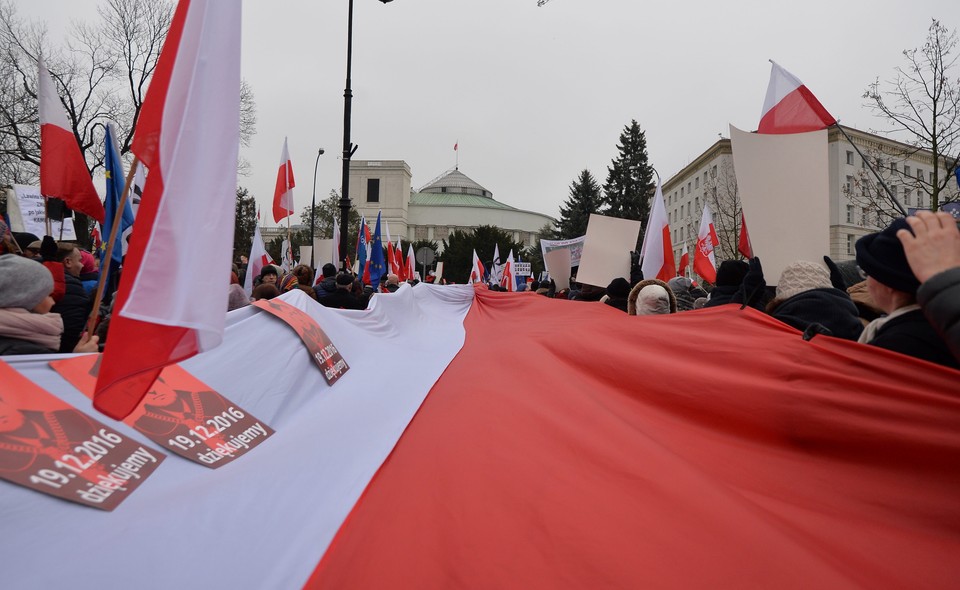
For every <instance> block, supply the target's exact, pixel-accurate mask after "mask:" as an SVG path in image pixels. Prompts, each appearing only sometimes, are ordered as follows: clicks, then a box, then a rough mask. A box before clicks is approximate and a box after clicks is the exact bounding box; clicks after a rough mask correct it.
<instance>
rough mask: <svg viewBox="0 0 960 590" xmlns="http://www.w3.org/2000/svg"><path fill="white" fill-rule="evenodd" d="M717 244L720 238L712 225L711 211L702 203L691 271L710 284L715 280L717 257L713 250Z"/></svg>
mask: <svg viewBox="0 0 960 590" xmlns="http://www.w3.org/2000/svg"><path fill="white" fill-rule="evenodd" d="M719 245H720V239H719V238H718V237H717V230H716V229H715V228H714V227H713V213H711V212H710V207H707V206H706V205H704V206H703V215H702V216H701V217H700V231H698V232H697V249H696V250H695V251H694V253H693V272H695V273H697V274H698V275H700V276H701V277H702V278H703V280H705V281H707V282H708V283H711V284H712V283H716V282H717V259H716V256H715V255H714V252H713V250H714V248H716V247H717V246H719Z"/></svg>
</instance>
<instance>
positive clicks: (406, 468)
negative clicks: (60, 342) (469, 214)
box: [0, 284, 960, 590]
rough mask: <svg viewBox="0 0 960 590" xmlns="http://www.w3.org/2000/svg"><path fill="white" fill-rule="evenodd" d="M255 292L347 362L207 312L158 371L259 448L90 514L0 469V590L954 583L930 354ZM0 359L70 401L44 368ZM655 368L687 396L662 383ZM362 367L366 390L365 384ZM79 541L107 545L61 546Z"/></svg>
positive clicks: (535, 302)
mask: <svg viewBox="0 0 960 590" xmlns="http://www.w3.org/2000/svg"><path fill="white" fill-rule="evenodd" d="M275 301H276V300H275ZM280 301H282V302H284V303H287V304H289V305H292V306H294V307H296V308H298V309H300V310H302V311H303V312H304V313H306V314H307V315H309V316H310V317H311V318H312V319H313V320H314V321H315V322H316V324H317V325H319V326H321V327H322V329H323V332H324V333H325V334H326V335H327V337H329V339H330V341H331V342H332V343H334V345H335V346H336V348H337V350H338V351H339V352H341V353H342V355H343V357H344V360H345V361H347V362H348V363H349V366H350V369H349V371H347V372H346V373H345V374H343V376H342V378H341V379H339V380H338V381H337V382H336V383H335V384H334V385H333V386H332V387H331V386H330V385H328V384H327V383H326V380H325V379H324V377H323V373H322V372H321V371H318V370H317V366H316V364H315V363H314V359H313V358H312V357H311V355H309V354H307V353H306V351H305V349H304V346H303V343H302V341H301V339H300V338H299V337H298V336H297V334H296V333H295V332H294V331H293V330H291V329H290V328H289V327H288V326H287V325H286V324H285V323H283V322H278V321H276V318H274V317H272V316H271V315H270V314H266V313H260V312H258V311H256V310H255V309H252V308H247V309H245V310H241V311H240V312H234V313H231V314H229V316H230V317H229V318H228V319H227V328H226V332H225V338H224V343H223V345H222V346H220V347H218V348H216V349H214V350H212V351H210V352H206V353H203V354H201V355H198V356H197V357H195V358H192V359H190V360H188V361H186V362H185V363H183V368H184V369H185V370H187V371H189V372H190V373H191V374H193V375H194V376H196V377H197V378H198V379H200V380H201V381H203V382H204V383H207V384H210V385H211V386H212V387H214V388H216V389H217V390H220V391H221V392H222V393H223V394H224V395H226V396H228V397H229V399H230V401H231V402H232V404H236V405H235V408H234V409H235V410H237V411H240V410H241V409H242V411H243V412H246V413H248V415H251V416H256V417H257V418H259V419H261V420H263V421H264V422H263V423H262V424H263V425H264V426H266V425H269V426H270V427H272V428H273V430H274V431H275V432H274V433H273V434H272V435H271V436H270V439H269V440H267V441H266V443H265V444H261V445H259V446H257V447H256V448H255V449H253V450H252V451H251V452H250V453H249V454H247V455H244V456H243V457H241V458H239V459H238V460H237V461H234V462H232V463H231V464H230V465H228V466H225V467H223V468H220V469H215V470H211V469H204V468H201V467H198V466H197V464H196V463H194V462H191V461H185V460H183V459H180V458H177V457H168V458H167V460H166V461H164V462H163V465H162V467H161V468H160V469H158V470H156V471H155V472H154V473H153V474H152V475H151V476H150V481H149V482H148V483H147V484H146V485H142V486H140V487H139V488H137V489H136V490H135V491H134V493H133V497H131V498H129V499H128V500H127V501H126V503H125V504H124V505H122V506H121V507H120V508H118V509H117V510H116V511H114V512H113V513H112V514H109V515H105V514H103V513H102V512H100V511H95V510H88V509H84V508H79V507H77V506H76V505H75V504H72V503H68V502H63V501H60V500H57V499H53V498H51V497H49V496H46V495H43V494H37V493H33V492H32V491H29V490H26V489H24V488H22V487H20V486H16V485H10V484H9V483H7V482H0V522H2V523H3V527H4V530H5V531H16V534H4V535H0V555H3V576H4V577H3V580H4V582H5V584H4V585H5V587H11V588H18V589H20V588H31V589H32V588H50V587H54V586H56V581H57V580H59V579H62V577H63V572H64V571H70V572H76V573H77V574H78V575H79V576H80V577H78V578H76V579H74V578H71V581H74V582H76V583H75V584H73V586H76V587H79V588H82V589H86V588H98V587H102V586H103V580H102V579H101V578H98V577H97V573H98V572H105V571H109V572H110V573H111V576H112V578H111V579H116V580H141V581H144V580H145V578H144V575H145V574H144V572H149V580H146V582H145V583H143V584H140V585H141V586H149V587H152V588H307V589H327V588H330V589H336V590H352V589H355V588H356V589H370V588H391V589H394V588H396V589H399V590H406V589H418V590H419V589H423V588H455V587H469V588H524V589H527V588H529V589H533V590H541V589H547V588H550V589H552V588H597V587H610V588H730V587H742V586H750V587H756V588H777V589H788V590H792V589H801V588H831V589H832V588H914V587H923V588H953V587H955V586H956V581H957V580H958V579H960V560H958V559H956V557H957V555H958V554H960V527H958V526H956V523H958V522H960V503H958V502H957V497H958V495H960V474H958V472H957V460H958V459H957V458H958V457H960V431H958V429H957V427H956V426H957V424H958V423H960V403H957V397H956V390H957V387H956V384H957V372H956V371H955V370H953V369H950V368H948V367H941V366H936V365H933V364H931V363H928V362H925V361H922V360H918V359H914V358H910V357H907V356H905V355H901V354H897V353H893V352H890V351H888V350H883V349H881V348H879V347H874V346H863V345H859V344H857V343H855V342H849V341H846V340H842V339H840V338H828V337H823V336H817V337H816V339H815V340H814V342H813V343H811V342H806V341H804V340H803V337H802V334H801V332H800V331H798V330H795V329H794V328H792V327H790V326H787V325H785V324H783V323H781V322H779V321H777V320H776V319H774V318H771V317H770V316H769V315H767V314H765V313H762V312H760V311H758V310H755V309H751V308H749V307H748V308H746V309H744V310H742V311H741V310H738V309H731V306H721V307H716V308H708V309H703V310H700V311H698V312H697V313H682V314H678V315H673V316H670V317H669V318H666V317H661V316H642V317H636V318H630V319H631V320H633V321H626V320H625V316H624V315H623V314H622V313H619V312H616V311H614V310H611V309H607V310H605V311H604V310H603V309H597V308H596V306H591V305H577V304H569V305H566V306H565V307H564V308H563V310H562V312H561V314H562V321H558V307H557V306H558V305H559V303H558V302H556V301H555V300H552V299H547V298H545V297H505V296H502V294H498V293H493V292H490V291H488V290H486V289H475V288H474V287H472V286H469V285H456V286H444V287H441V286H434V285H429V284H423V285H418V286H417V287H415V288H412V289H411V288H408V287H402V288H401V289H399V290H398V291H397V292H396V293H395V294H393V295H392V296H390V297H374V298H373V299H372V300H371V303H370V307H369V308H368V309H367V310H366V311H364V312H357V311H352V310H335V309H331V308H327V307H323V306H321V305H319V304H317V303H316V302H315V301H313V300H312V299H311V298H310V297H309V296H307V295H306V294H305V293H304V292H302V291H299V290H296V289H295V290H293V291H291V292H289V293H285V294H284V295H282V296H281V298H280ZM601 307H605V306H601ZM638 334H642V337H638ZM731 334H735V335H736V345H735V346H731ZM570 343H576V345H575V346H572V345H571V344H570ZM691 358H693V359H696V362H690V359H691ZM4 359H5V360H6V361H7V362H9V363H10V364H11V365H13V366H14V368H15V369H17V370H18V371H20V372H22V373H23V374H24V375H25V376H26V377H27V378H29V379H31V380H32V381H34V382H36V383H37V384H38V385H40V386H42V387H44V388H45V389H47V390H49V391H50V392H51V393H53V394H54V395H58V396H60V397H62V398H63V399H64V400H66V401H72V402H73V403H75V404H78V405H81V407H82V403H83V401H84V400H83V398H82V396H81V394H80V393H79V392H78V391H76V390H75V389H73V388H72V387H71V386H70V385H68V384H67V383H66V382H65V381H64V380H63V379H62V378H61V377H60V376H58V375H57V374H56V373H54V372H53V370H52V369H51V368H50V367H49V365H48V364H47V363H45V362H37V360H35V359H34V358H30V357H16V356H13V357H4ZM521 359H522V362H521ZM744 359H750V363H749V367H748V369H747V370H745V367H744ZM81 360H83V359H81ZM276 367H282V370H280V371H277V370H272V368H276ZM88 370H89V369H88ZM491 370H493V371H495V374H496V382H497V383H498V384H504V385H502V386H494V387H491V385H490V383H491V381H490V375H491ZM680 374H682V375H683V376H684V379H685V380H687V381H688V382H690V383H709V384H710V385H709V388H708V389H709V394H708V395H707V394H700V395H696V394H693V393H691V390H689V389H685V388H678V387H677V385H676V384H677V379H676V377H677V375H680ZM382 375H389V382H390V386H389V387H373V386H371V379H372V378H373V377H372V376H382ZM523 383H535V384H536V386H535V387H527V388H523V387H522V386H519V385H517V384H523ZM5 385H6V384H5V382H4V380H3V379H0V389H3V388H4V386H5ZM521 390H522V391H521ZM278 392H279V393H278ZM2 393H3V392H2V391H0V394H2ZM179 393H186V392H179ZM4 399H6V398H5V396H4ZM78 402H79V403H78ZM217 415H218V416H219V414H217ZM230 432H232V430H228V431H227V432H226V433H225V434H224V436H230V440H234V441H236V440H237V438H236V437H233V436H232V435H230V434H229V433H230ZM127 433H129V435H130V437H131V438H133V439H135V440H137V441H138V442H144V444H143V449H144V451H146V452H147V453H148V454H147V456H155V454H156V451H154V450H153V447H152V446H151V445H150V444H147V443H146V442H145V441H146V440H147V439H145V438H144V437H143V435H142V434H140V433H137V432H134V431H133V430H131V429H128V428H125V430H124V435H125V436H126V435H127ZM251 435H252V436H253V437H254V438H256V437H257V434H256V432H255V431H252V432H251V431H248V432H247V433H246V434H245V435H242V436H243V438H247V437H248V436H251ZM3 436H5V434H4V435H3ZM189 438H190V439H191V440H193V441H197V442H198V445H199V437H194V436H193V435H192V434H191V435H190V437H189ZM4 440H6V439H4ZM238 442H239V441H238ZM99 443H100V444H103V441H102V440H101V441H99ZM9 446H11V445H7V447H9ZM12 446H16V445H12ZM201 448H206V447H201ZM3 452H4V455H3V456H4V459H5V460H8V461H9V457H11V454H10V453H11V451H10V450H9V449H8V448H7V449H4V450H3ZM150 453H152V454H153V455H151V454H150ZM131 461H133V460H131ZM141 464H142V463H136V462H132V463H131V464H129V465H128V467H130V466H131V465H132V467H133V469H122V470H115V471H114V472H113V477H114V479H115V480H117V482H115V483H117V485H122V483H123V480H122V479H119V478H118V477H117V475H116V474H117V473H119V474H120V477H126V476H136V475H137V473H136V471H135V469H136V468H137V467H138V466H139V465H141ZM118 467H119V466H118ZM60 471H62V472H65V473H67V472H68V470H67V469H66V468H62V469H61V470H60ZM131 474H132V475H131ZM64 477H65V476H64ZM104 485H107V484H106V482H104ZM545 486H548V487H549V489H547V488H546V487H545ZM838 490H842V493H839V492H838ZM191 526H193V527H196V526H202V529H203V534H196V535H194V534H183V533H184V530H185V528H190V527H191ZM91 530H95V531H96V534H97V536H98V538H99V539H110V540H117V539H122V540H123V542H113V543H112V544H111V545H110V550H109V551H86V552H84V551H77V547H78V546H83V544H84V543H87V542H89V540H90V531H91ZM251 531H256V535H255V536H254V537H251ZM171 539H176V542H171ZM238 539H251V540H252V541H251V542H238ZM505 539H508V540H509V542H505V541H504V540H505ZM38 547H42V548H43V549H42V551H40V550H38V549H37V548H38ZM198 555H202V556H203V557H204V558H203V559H197V556H198ZM158 556H162V560H163V562H164V563H174V564H189V567H156V564H157V559H158ZM51 563H56V564H58V567H57V568H51V567H50V564H51ZM225 564H229V567H226V566H225ZM745 581H747V583H745ZM918 581H919V583H918ZM128 585H129V584H128Z"/></svg>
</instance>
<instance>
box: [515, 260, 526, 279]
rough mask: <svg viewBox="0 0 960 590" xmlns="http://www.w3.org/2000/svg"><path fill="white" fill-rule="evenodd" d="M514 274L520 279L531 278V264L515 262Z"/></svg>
mask: <svg viewBox="0 0 960 590" xmlns="http://www.w3.org/2000/svg"><path fill="white" fill-rule="evenodd" d="M513 272H514V274H515V275H517V276H518V277H529V276H530V263H529V262H514V263H513Z"/></svg>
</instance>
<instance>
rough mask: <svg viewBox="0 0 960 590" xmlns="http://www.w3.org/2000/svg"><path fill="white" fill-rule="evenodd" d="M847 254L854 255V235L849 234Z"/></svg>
mask: <svg viewBox="0 0 960 590" xmlns="http://www.w3.org/2000/svg"><path fill="white" fill-rule="evenodd" d="M847 254H849V255H851V256H852V255H853V234H847Z"/></svg>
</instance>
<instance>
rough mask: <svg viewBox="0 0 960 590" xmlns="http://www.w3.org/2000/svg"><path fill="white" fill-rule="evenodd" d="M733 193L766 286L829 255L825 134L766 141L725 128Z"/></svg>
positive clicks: (763, 136)
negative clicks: (798, 265) (787, 270)
mask: <svg viewBox="0 0 960 590" xmlns="http://www.w3.org/2000/svg"><path fill="white" fill-rule="evenodd" d="M730 141H731V143H732V146H733V163H734V169H735V170H736V173H737V187H738V189H739V193H740V200H741V202H742V204H743V210H744V212H745V214H746V217H747V226H748V227H749V231H750V241H751V243H752V244H753V253H754V254H755V255H756V256H758V257H759V258H760V260H761V261H762V263H763V274H764V276H765V277H766V280H767V284H768V285H774V284H776V283H777V282H778V281H779V279H780V273H781V272H782V271H783V269H784V267H786V266H787V265H788V264H790V263H792V262H796V261H797V260H809V261H812V262H818V261H820V260H822V259H823V256H824V255H825V254H830V184H829V182H830V181H829V174H828V171H829V167H828V162H829V161H828V155H827V131H826V130H822V131H813V132H810V133H790V134H778V135H768V134H761V133H748V132H746V131H741V130H740V129H737V128H736V127H734V126H733V125H731V126H730Z"/></svg>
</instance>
